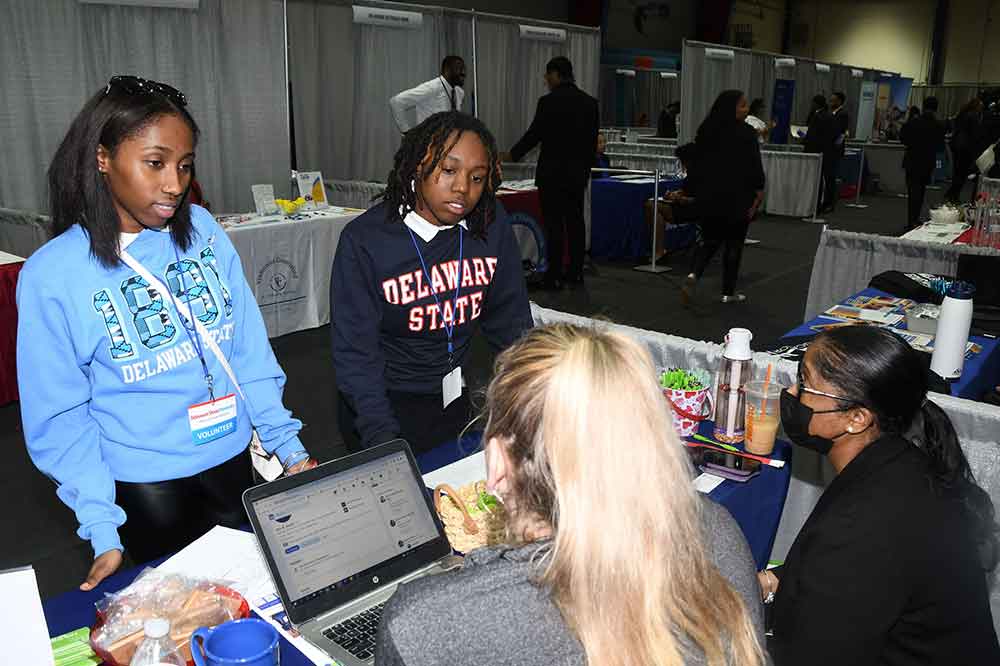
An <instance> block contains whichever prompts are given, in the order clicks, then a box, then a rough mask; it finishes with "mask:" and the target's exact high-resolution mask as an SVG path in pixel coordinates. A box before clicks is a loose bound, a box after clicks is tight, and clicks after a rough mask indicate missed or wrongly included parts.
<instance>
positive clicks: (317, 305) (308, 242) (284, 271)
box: [226, 210, 360, 338]
mask: <svg viewBox="0 0 1000 666" xmlns="http://www.w3.org/2000/svg"><path fill="white" fill-rule="evenodd" d="M359 214H360V211H351V212H344V211H339V210H337V211H331V212H329V213H320V212H314V213H310V214H309V215H310V217H308V218H307V219H300V220H289V219H287V218H286V219H285V220H280V221H274V222H266V223H258V224H254V223H244V224H241V225H239V226H235V227H230V228H229V229H227V230H226V233H227V234H229V238H230V239H231V240H232V241H233V245H235V246H236V251H237V252H238V253H239V255H240V260H241V261H242V263H243V272H244V273H245V274H246V277H247V282H249V283H250V289H251V290H252V291H253V294H254V297H255V298H256V299H257V305H258V306H260V312H261V314H262V315H263V316H264V324H265V325H266V326H267V335H268V337H271V338H275V337H278V336H279V335H285V334H287V333H294V332H295V331H302V330H305V329H309V328H316V327H318V326H323V325H325V324H328V323H329V322H330V269H331V267H332V265H333V255H334V253H336V251H337V243H338V242H339V241H340V234H341V232H343V230H344V227H346V226H347V223H348V222H350V221H351V220H353V219H354V218H355V217H357V216H358V215H359Z"/></svg>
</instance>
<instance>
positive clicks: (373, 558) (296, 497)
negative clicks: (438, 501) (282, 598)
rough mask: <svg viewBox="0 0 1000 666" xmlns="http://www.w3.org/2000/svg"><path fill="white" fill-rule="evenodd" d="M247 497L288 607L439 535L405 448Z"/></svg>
mask: <svg viewBox="0 0 1000 666" xmlns="http://www.w3.org/2000/svg"><path fill="white" fill-rule="evenodd" d="M352 458H355V457H354V456H352ZM328 464H330V463H328ZM323 467H325V466H323ZM320 469H321V468H317V470H313V472H311V473H310V475H312V474H314V473H315V472H316V471H319V470H320ZM303 480H304V479H303ZM249 499H250V501H249V502H248V503H249V505H250V507H249V508H251V510H252V513H253V514H254V515H252V516H251V517H252V518H254V519H255V520H253V522H254V523H256V525H255V527H259V529H258V537H259V538H260V539H262V540H263V541H264V542H265V543H266V550H267V551H269V553H268V554H269V555H270V559H271V560H272V563H273V568H272V571H273V573H274V574H276V577H277V578H280V579H281V586H282V587H283V588H284V590H285V592H286V594H287V601H288V602H290V604H291V608H286V610H288V611H290V612H291V611H293V609H294V608H295V607H297V606H301V605H305V604H308V603H309V602H310V601H311V600H314V599H317V598H318V597H320V596H323V595H325V594H328V593H330V592H335V591H339V590H344V591H345V592H346V591H347V590H348V589H350V588H352V587H356V586H355V585H353V583H355V582H360V581H357V580H356V579H357V578H358V577H360V576H365V575H367V574H369V573H370V572H371V571H373V570H376V569H377V568H378V567H380V566H381V565H383V564H385V563H388V562H390V561H392V560H394V559H397V558H399V559H402V558H405V557H406V555H407V554H409V553H411V552H412V551H413V550H414V549H417V548H419V547H420V546H421V545H423V544H426V543H428V542H431V541H433V540H435V539H437V538H438V537H439V531H438V527H437V524H436V522H435V520H434V518H433V516H432V515H431V512H430V507H429V506H428V503H427V500H426V497H425V495H424V490H423V488H422V484H421V483H420V482H419V481H418V477H417V476H416V474H415V473H414V470H413V468H412V466H411V463H410V459H409V456H408V455H407V452H406V451H405V450H399V449H397V450H395V451H393V450H389V451H388V452H386V455H383V456H380V457H377V458H375V459H373V460H368V461H357V463H356V464H355V465H352V466H350V467H348V468H347V469H343V470H341V471H337V472H335V473H332V474H325V475H323V474H321V475H319V477H318V478H315V479H314V480H312V481H309V482H306V483H302V484H296V485H294V486H293V487H290V488H287V489H285V490H281V491H279V492H274V493H273V494H268V495H266V496H263V497H259V498H249ZM385 582H388V581H385ZM334 596H339V595H334Z"/></svg>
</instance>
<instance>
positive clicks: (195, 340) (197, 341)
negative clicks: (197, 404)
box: [167, 245, 215, 400]
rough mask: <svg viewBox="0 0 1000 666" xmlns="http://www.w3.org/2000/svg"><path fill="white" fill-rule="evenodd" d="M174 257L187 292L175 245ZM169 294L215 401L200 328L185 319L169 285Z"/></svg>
mask: <svg viewBox="0 0 1000 666" xmlns="http://www.w3.org/2000/svg"><path fill="white" fill-rule="evenodd" d="M174 257H175V258H176V259H177V279H178V280H179V281H180V283H181V291H182V292H184V291H186V288H185V287H184V271H183V270H181V255H180V254H178V252H177V246H176V245H174ZM167 293H168V294H170V302H171V303H173V304H174V309H175V310H177V314H178V315H180V318H181V325H182V326H183V327H184V332H185V333H187V336H188V340H190V341H191V344H192V345H193V346H194V348H195V351H197V352H198V360H199V361H201V369H202V371H203V372H204V373H205V383H206V384H207V385H208V398H209V400H215V379H214V378H213V377H212V373H210V372H209V371H208V364H207V363H206V362H205V352H204V351H202V348H201V336H200V335H198V327H197V326H195V323H194V322H193V321H188V320H187V319H186V318H185V317H184V314H183V313H182V312H181V309H180V307H178V305H177V300H176V299H175V298H174V291H173V289H171V288H170V285H169V284H168V285H167ZM189 312H190V310H189ZM191 316H192V317H193V316H194V312H191ZM192 331H194V334H192Z"/></svg>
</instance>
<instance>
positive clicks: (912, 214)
mask: <svg viewBox="0 0 1000 666" xmlns="http://www.w3.org/2000/svg"><path fill="white" fill-rule="evenodd" d="M937 108H938V101H937V97H928V98H927V99H925V100H924V112H923V113H921V114H920V115H919V116H917V117H916V118H914V119H913V120H910V121H909V122H907V123H906V124H905V125H903V129H901V130H900V132H899V139H900V141H902V142H903V145H904V146H906V152H905V153H904V154H903V169H905V170H906V191H907V195H908V196H909V201H908V202H907V204H908V205H907V217H906V228H907V229H908V230H909V229H914V228H916V227H918V226H920V211H921V209H922V208H923V207H924V194H925V193H926V192H927V184H928V183H929V182H931V176H932V175H933V174H934V167H935V166H936V165H937V156H938V153H939V152H941V151H942V150H944V133H945V130H944V124H943V123H942V122H941V121H940V120H938V119H937Z"/></svg>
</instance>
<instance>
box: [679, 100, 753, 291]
mask: <svg viewBox="0 0 1000 666" xmlns="http://www.w3.org/2000/svg"><path fill="white" fill-rule="evenodd" d="M749 111H750V106H749V104H747V98H746V96H745V95H744V94H743V92H742V91H740V90H726V91H725V92H723V93H722V94H720V95H719V96H718V98H716V100H715V103H714V104H713V105H712V110H711V111H709V113H708V117H707V118H705V121H704V122H703V123H702V124H701V127H699V128H698V134H697V136H696V137H695V145H696V146H697V149H698V153H697V168H696V169H695V170H694V171H695V173H697V174H698V178H697V183H694V184H693V185H694V190H695V198H696V200H697V201H698V202H699V203H698V206H699V208H698V214H699V215H700V216H701V223H700V226H701V236H702V241H701V244H700V245H699V247H698V249H697V251H696V252H695V256H694V262H693V265H692V266H691V273H690V274H688V276H687V278H686V279H685V280H684V285H683V287H682V292H681V293H682V297H683V299H684V302H685V303H690V302H691V300H692V299H693V297H694V291H695V287H696V286H697V284H698V280H700V279H701V276H702V275H703V274H704V272H705V268H706V267H707V266H708V263H709V262H710V261H711V260H712V257H713V256H714V255H715V253H716V252H717V251H718V249H719V248H720V247H722V246H725V249H724V250H723V255H722V302H723V303H738V302H740V301H744V300H746V297H745V296H744V295H743V294H738V293H736V278H737V275H738V274H739V270H740V259H741V258H742V256H743V243H744V241H745V240H746V236H747V228H748V226H749V224H750V220H752V219H753V217H754V215H756V214H757V209H758V207H759V206H760V204H761V201H763V199H764V168H763V166H762V165H761V162H760V147H759V145H758V143H757V134H756V133H755V132H754V130H753V128H751V127H750V126H749V125H747V124H746V122H745V120H746V117H747V113H749Z"/></svg>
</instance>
